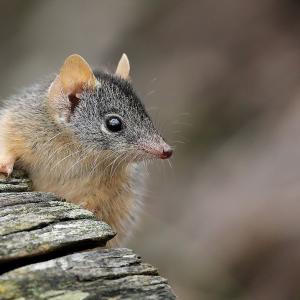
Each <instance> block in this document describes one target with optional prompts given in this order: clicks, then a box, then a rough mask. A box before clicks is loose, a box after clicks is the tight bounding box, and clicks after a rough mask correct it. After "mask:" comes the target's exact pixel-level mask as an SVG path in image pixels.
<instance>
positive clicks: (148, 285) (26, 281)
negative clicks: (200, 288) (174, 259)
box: [0, 249, 175, 300]
mask: <svg viewBox="0 0 300 300" xmlns="http://www.w3.org/2000/svg"><path fill="white" fill-rule="evenodd" d="M0 291H2V292H3V297H2V299H5V300H8V299H52V300H53V299H56V300H58V299H61V300H63V299H70V300H76V299H78V300H79V299H175V297H174V295H173V294H172V292H171V290H170V287H169V286H168V285H167V282H166V280H165V279H163V278H161V277H160V276H158V274H157V271H156V269H154V268H153V267H152V266H150V265H148V264H144V263H141V261H140V258H138V257H137V256H136V255H135V254H133V252H132V251H131V250H128V249H100V250H93V251H89V252H83V253H76V254H72V255H68V256H64V257H61V258H57V259H53V260H49V261H47V262H42V263H37V264H33V265H29V266H25V267H22V268H19V269H16V270H14V271H11V272H8V273H6V274H4V275H2V276H0Z"/></svg>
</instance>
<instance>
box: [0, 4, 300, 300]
mask: <svg viewBox="0 0 300 300" xmlns="http://www.w3.org/2000/svg"><path fill="white" fill-rule="evenodd" d="M0 4H1V10H0V41H1V47H0V54H1V56H0V97H1V98H5V97H8V96H9V95H11V94H13V93H15V92H17V91H18V89H19V88H21V87H24V86H27V85H30V84H31V83H33V82H35V81H36V80H40V79H42V78H43V77H44V76H45V75H47V74H49V73H53V72H56V71H58V69H59V67H60V65H61V64H62V62H63V60H64V59H65V57H66V56H68V55H69V54H71V53H79V54H81V55H82V56H83V57H85V58H86V59H87V61H88V62H89V63H91V64H92V65H94V66H96V67H97V66H98V67H105V68H108V69H109V70H112V71H114V69H115V67H116V64H117V62H118V60H119V58H120V56H121V54H122V53H123V52H126V53H127V54H128V56H129V59H130V60H131V66H132V73H131V76H132V79H133V82H134V85H135V88H136V89H137V91H138V93H139V95H140V96H141V97H142V99H143V100H144V103H145V105H146V107H147V108H148V109H149V111H150V112H151V115H152V116H153V118H154V119H155V121H156V122H157V123H158V124H159V127H160V128H161V130H162V131H163V133H164V135H165V137H166V139H167V140H168V141H169V142H170V143H171V144H173V145H174V146H175V147H176V152H175V155H174V158H172V160H171V166H170V165H169V164H168V163H167V162H164V163H163V164H162V163H158V164H154V165H153V167H151V170H150V174H151V175H150V181H149V184H148V187H147V191H148V192H147V196H146V201H145V212H144V214H143V215H142V217H141V220H140V223H139V225H138V226H137V229H136V232H135V234H134V235H133V236H132V237H131V239H130V241H129V242H128V243H127V245H126V246H128V247H130V248H133V249H134V250H135V252H137V253H139V254H140V255H141V256H142V257H143V259H144V260H145V261H147V262H150V263H152V264H154V265H155V266H156V267H158V269H159V270H160V273H161V274H162V275H163V276H165V277H167V278H168V279H169V282H170V284H171V286H172V287H173V289H174V291H175V293H176V294H177V295H178V297H179V299H188V300H189V299H205V300H206V299H207V300H217V299H221V300H222V299H264V300H266V299H271V300H273V299H276V300H277V299H278V300H279V299H284V300H286V299H299V297H300V285H299V278H300V184H299V183H300V2H299V1H297V0H252V1H250V0H248V1H247V0H227V1H218V0H199V1H196V0H195V1H180V0H163V1H158V0H153V1H146V0H119V1H117V0H106V1H100V0H98V1H96V0H89V1H83V0H81V1H80V0H65V1H58V0H53V1H38V0H27V1H22V0H9V1H8V0H7V1H5V0H1V1H0Z"/></svg>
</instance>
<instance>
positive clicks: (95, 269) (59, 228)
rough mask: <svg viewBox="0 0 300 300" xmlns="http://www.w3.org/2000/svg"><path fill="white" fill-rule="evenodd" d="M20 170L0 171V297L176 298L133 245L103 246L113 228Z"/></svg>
mask: <svg viewBox="0 0 300 300" xmlns="http://www.w3.org/2000/svg"><path fill="white" fill-rule="evenodd" d="M30 191H31V182H30V180H29V179H27V178H26V176H25V175H24V173H23V172H21V171H15V172H14V173H13V175H12V176H11V178H9V179H6V178H4V177H3V176H2V177H0V274H1V275H0V299H6V300H7V299H16V300H17V299H18V300H25V299H51V300H67V299H70V300H79V299H80V300H83V299H111V300H112V299H175V296H174V294H173V293H172V291H171V289H170V287H169V286H168V284H167V282H166V280H165V279H163V278H162V277H160V276H159V275H158V273H157V270H156V269H155V268H154V267H152V266H151V265H149V264H145V263H143V262H141V260H140V258H139V257H138V256H136V255H135V254H134V253H133V252H132V251H131V250H129V249H125V248H120V249H103V248H101V247H103V246H105V244H106V242H107V241H108V240H110V239H111V238H113V237H114V235H115V233H114V232H113V231H112V229H111V228H110V226H108V225H107V224H106V223H104V222H102V221H98V220H96V219H95V217H94V216H93V214H92V213H91V212H89V211H87V210H84V209H82V208H80V207H79V206H77V205H74V204H71V203H68V202H65V201H63V200H62V199H59V198H58V197H56V196H55V195H53V194H51V193H39V192H30Z"/></svg>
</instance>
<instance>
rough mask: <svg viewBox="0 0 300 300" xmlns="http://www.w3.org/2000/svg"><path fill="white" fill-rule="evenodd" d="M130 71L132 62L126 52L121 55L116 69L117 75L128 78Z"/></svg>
mask: <svg viewBox="0 0 300 300" xmlns="http://www.w3.org/2000/svg"><path fill="white" fill-rule="evenodd" d="M129 72H130V64H129V60H128V57H127V55H126V54H125V53H123V55H122V56H121V58H120V60H119V63H118V66H117V69H116V73H115V74H116V75H117V76H119V77H121V78H122V79H128V78H129Z"/></svg>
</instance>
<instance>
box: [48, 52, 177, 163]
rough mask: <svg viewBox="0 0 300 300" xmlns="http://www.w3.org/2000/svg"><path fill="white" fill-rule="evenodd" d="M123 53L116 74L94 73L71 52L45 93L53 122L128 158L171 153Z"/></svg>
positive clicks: (93, 145) (163, 156) (87, 143)
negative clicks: (135, 85)
mask: <svg viewBox="0 0 300 300" xmlns="http://www.w3.org/2000/svg"><path fill="white" fill-rule="evenodd" d="M129 71H130V64H129V60H128V58H127V56H126V54H123V55H122V57H121V59H120V61H119V63H118V66H117V69H116V72H115V74H107V73H104V72H93V71H92V69H91V68H90V66H89V65H88V63H87V62H86V61H85V60H84V59H83V58H82V57H81V56H79V55H77V54H74V55H71V56H69V57H68V58H67V59H66V60H65V62H64V64H63V66H62V67H61V69H60V72H59V74H58V75H57V77H56V78H55V80H54V81H53V83H52V84H51V86H50V88H49V91H48V104H49V107H50V110H51V113H52V115H53V117H54V120H55V122H56V123H57V124H58V125H59V126H60V127H61V128H63V129H65V130H68V132H69V133H70V134H72V135H73V136H74V137H75V138H76V140H77V141H79V143H80V144H81V145H83V146H86V147H89V148H92V149H93V150H94V151H106V150H108V151H110V152H111V153H112V154H116V155H120V154H122V153H123V154H124V156H126V158H127V159H129V160H132V161H137V160H143V159H151V158H161V159H166V158H169V157H170V156H171V155H172V149H171V147H170V146H169V145H168V144H167V143H166V142H165V141H164V140H163V138H162V137H161V135H160V134H159V132H158V130H157V129H156V128H155V126H154V125H153V122H152V120H151V118H150V117H149V115H148V113H147V112H146V110H145V107H144V105H143V104H142V102H141V100H140V99H139V97H138V96H137V95H136V93H135V92H134V90H133V87H132V85H131V83H130V81H129Z"/></svg>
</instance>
